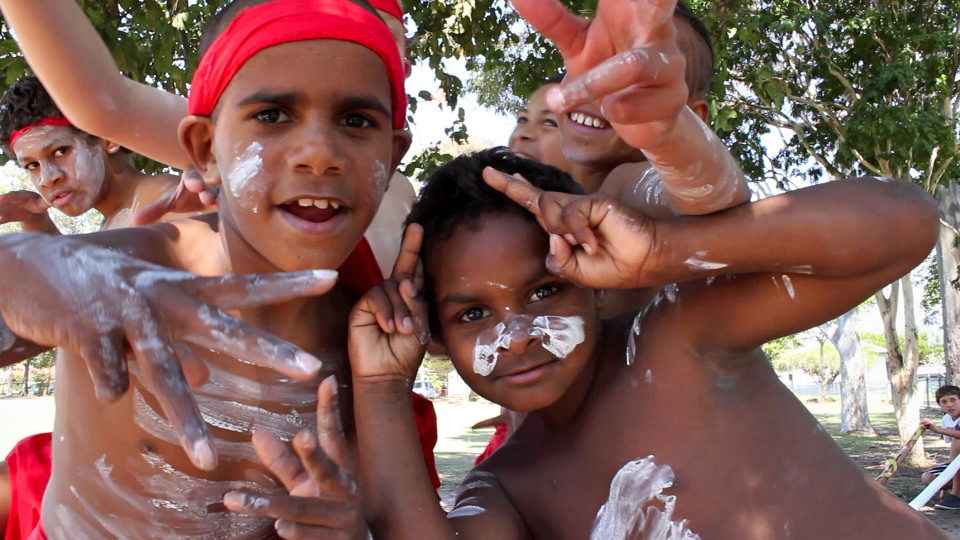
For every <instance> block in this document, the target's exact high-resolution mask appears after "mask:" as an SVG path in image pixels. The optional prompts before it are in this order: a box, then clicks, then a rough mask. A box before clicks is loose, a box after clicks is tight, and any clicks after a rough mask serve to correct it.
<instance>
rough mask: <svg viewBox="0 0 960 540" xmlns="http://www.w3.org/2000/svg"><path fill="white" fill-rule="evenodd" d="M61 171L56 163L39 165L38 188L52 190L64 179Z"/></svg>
mask: <svg viewBox="0 0 960 540" xmlns="http://www.w3.org/2000/svg"><path fill="white" fill-rule="evenodd" d="M64 176H65V175H64V174H63V170H62V169H61V168H60V167H58V166H57V164H56V163H41V164H40V186H41V187H45V188H52V187H54V186H56V185H57V182H59V181H60V180H63V178H64Z"/></svg>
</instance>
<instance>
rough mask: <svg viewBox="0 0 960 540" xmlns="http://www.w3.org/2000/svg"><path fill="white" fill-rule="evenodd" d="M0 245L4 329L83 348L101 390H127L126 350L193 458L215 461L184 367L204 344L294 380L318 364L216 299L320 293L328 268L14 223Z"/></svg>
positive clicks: (240, 302) (108, 394) (209, 465)
mask: <svg viewBox="0 0 960 540" xmlns="http://www.w3.org/2000/svg"><path fill="white" fill-rule="evenodd" d="M116 234H118V235H119V234H122V233H121V232H119V231H118V232H117V233H116ZM0 245H3V247H4V248H5V249H4V255H6V256H4V257H3V258H2V259H0V269H2V270H0V275H3V276H4V278H3V279H2V280H0V312H2V313H0V316H2V317H3V319H4V320H5V321H6V323H7V326H8V327H9V328H10V330H11V331H12V332H13V333H14V334H16V335H18V336H20V337H21V338H23V339H26V340H29V341H33V342H34V343H37V344H39V345H45V346H48V347H64V348H65V349H68V350H70V351H72V352H74V353H75V354H77V355H78V356H80V357H81V358H83V359H84V361H85V362H86V364H87V369H88V370H89V372H90V375H91V378H92V381H93V385H94V388H95V390H96V393H97V396H98V397H99V398H100V399H101V400H103V401H106V402H112V401H115V400H117V399H119V398H120V396H121V395H123V394H124V393H125V392H126V391H127V390H128V388H129V378H128V362H134V363H135V366H136V368H137V371H138V376H139V378H140V380H141V381H142V383H143V384H144V386H145V387H146V388H147V389H148V390H149V391H150V392H152V393H153V394H154V395H155V396H156V398H157V400H158V402H159V404H160V406H161V408H162V409H163V412H164V416H165V417H166V418H167V419H168V420H169V421H170V423H171V424H172V425H173V428H174V430H175V431H176V433H177V436H178V437H179V439H180V444H181V445H182V446H183V448H184V450H186V452H187V455H188V456H189V457H190V460H191V461H192V462H193V463H194V464H195V465H196V466H197V467H199V468H201V469H205V470H212V469H213V468H215V467H216V464H217V458H216V451H215V450H214V446H213V441H212V439H211V436H210V431H209V429H208V427H207V425H206V423H205V422H204V421H203V417H202V416H201V415H200V409H199V408H198V407H197V403H196V401H195V400H194V397H193V393H192V392H191V390H190V386H189V384H188V383H187V378H186V377H185V376H184V372H183V370H184V369H185V368H188V367H189V366H191V365H196V364H197V363H199V361H198V358H202V357H203V355H204V353H208V352H209V351H213V352H214V353H220V354H224V355H227V356H229V357H233V358H237V359H239V360H243V361H246V362H251V363H254V364H257V365H260V366H263V367H267V368H271V369H274V370H276V371H278V372H280V373H282V374H284V375H286V376H288V377H293V378H296V379H299V380H307V379H310V378H313V377H315V376H316V375H317V373H318V371H319V369H320V368H321V363H320V361H319V360H318V359H316V358H315V357H313V356H312V355H310V354H308V353H306V352H304V351H303V350H301V349H300V348H298V347H297V346H295V345H293V344H291V343H288V342H286V341H284V340H282V339H280V338H277V337H275V336H273V335H271V334H269V333H267V332H264V331H263V330H260V329H259V328H255V327H253V326H251V325H249V324H246V323H243V322H241V321H240V320H238V319H236V318H235V317H232V316H230V315H228V314H227V313H225V312H224V311H223V310H225V309H240V308H249V307H256V306H260V305H265V304H271V303H277V302H285V301H289V300H291V299H294V298H300V297H309V296H317V295H320V294H323V293H325V292H327V291H328V290H330V288H331V287H333V286H334V284H335V283H336V273H335V272H331V271H316V270H310V271H304V272H295V273H288V274H283V273H278V274H265V275H233V276H220V277H201V276H196V275H193V274H189V273H187V272H182V271H177V270H172V269H170V268H166V267H162V266H158V265H155V264H151V263H149V262H146V261H143V260H141V259H136V258H133V257H129V256H127V255H124V254H123V253H122V252H120V251H114V250H111V249H106V248H102V247H99V246H95V245H93V244H89V243H86V242H83V241H81V240H76V239H72V238H63V237H59V238H53V237H49V236H44V235H38V234H30V235H27V234H23V235H12V236H9V237H4V238H2V239H0ZM27 276H29V278H27ZM194 379H196V378H194Z"/></svg>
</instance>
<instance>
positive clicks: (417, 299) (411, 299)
mask: <svg viewBox="0 0 960 540" xmlns="http://www.w3.org/2000/svg"><path fill="white" fill-rule="evenodd" d="M399 291H400V298H401V299H402V300H403V303H404V306H405V307H406V309H407V310H408V311H409V312H410V315H411V321H410V322H411V323H412V324H411V325H410V331H411V332H416V333H417V341H419V342H420V344H421V345H426V344H427V342H429V341H430V325H429V324H428V322H427V314H428V312H429V309H430V308H429V306H427V302H426V300H425V299H424V298H423V297H422V296H420V294H419V292H418V291H417V288H416V287H414V286H413V283H412V282H410V281H404V282H403V283H401V284H400V287H399ZM405 326H406V324H405Z"/></svg>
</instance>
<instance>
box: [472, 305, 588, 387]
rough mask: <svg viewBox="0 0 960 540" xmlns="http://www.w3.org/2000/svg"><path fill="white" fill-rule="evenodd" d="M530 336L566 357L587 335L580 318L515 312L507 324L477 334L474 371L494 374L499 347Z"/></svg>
mask: <svg viewBox="0 0 960 540" xmlns="http://www.w3.org/2000/svg"><path fill="white" fill-rule="evenodd" d="M529 336H533V337H536V338H539V339H540V342H541V344H542V345H543V348H544V349H546V350H548V351H550V353H551V354H553V355H555V356H556V357H557V358H566V357H567V356H568V355H569V354H570V353H571V352H573V350H574V349H575V348H576V347H577V345H579V344H581V343H583V341H584V339H585V337H586V335H585V333H584V330H583V319H582V318H580V317H559V316H554V315H541V316H539V317H536V318H531V317H530V316H529V315H517V316H515V317H512V318H511V319H510V321H509V326H507V324H505V323H503V322H500V323H497V325H496V326H494V327H493V328H491V329H490V330H487V331H486V332H483V333H481V334H480V335H479V336H477V343H476V345H475V347H474V349H473V371H474V373H477V374H479V375H483V376H484V377H486V376H487V375H490V374H491V373H493V368H495V367H496V365H497V360H498V359H499V357H500V349H507V348H509V347H510V345H511V344H512V343H513V341H514V340H515V339H518V340H519V339H525V338H527V337H529Z"/></svg>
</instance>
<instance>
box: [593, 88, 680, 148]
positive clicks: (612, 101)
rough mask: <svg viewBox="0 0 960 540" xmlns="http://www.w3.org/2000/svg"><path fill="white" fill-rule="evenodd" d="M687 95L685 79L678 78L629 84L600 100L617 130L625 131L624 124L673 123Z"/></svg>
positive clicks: (604, 111) (604, 114)
mask: <svg viewBox="0 0 960 540" xmlns="http://www.w3.org/2000/svg"><path fill="white" fill-rule="evenodd" d="M686 96H687V89H686V83H685V82H684V81H681V80H677V81H676V82H675V83H674V84H673V85H672V86H669V87H657V88H629V89H627V90H624V91H623V92H618V93H616V94H613V95H610V96H607V97H606V98H604V99H603V101H602V102H601V104H600V110H601V112H602V113H603V116H604V118H606V119H607V120H609V121H610V122H611V123H612V124H613V127H614V129H616V130H617V132H618V133H620V132H621V131H622V129H621V127H628V128H630V127H633V126H638V125H641V124H648V123H653V122H661V123H668V124H667V125H672V124H673V122H675V121H676V118H677V115H678V112H679V111H680V110H681V109H682V108H683V106H684V105H685V101H686ZM661 131H662V129H661ZM627 142H628V143H631V144H634V143H632V142H631V141H627ZM641 148H642V146H641Z"/></svg>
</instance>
